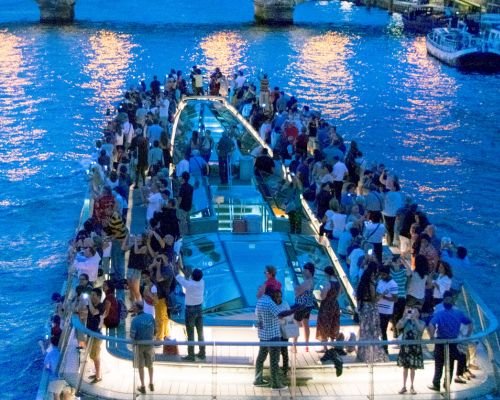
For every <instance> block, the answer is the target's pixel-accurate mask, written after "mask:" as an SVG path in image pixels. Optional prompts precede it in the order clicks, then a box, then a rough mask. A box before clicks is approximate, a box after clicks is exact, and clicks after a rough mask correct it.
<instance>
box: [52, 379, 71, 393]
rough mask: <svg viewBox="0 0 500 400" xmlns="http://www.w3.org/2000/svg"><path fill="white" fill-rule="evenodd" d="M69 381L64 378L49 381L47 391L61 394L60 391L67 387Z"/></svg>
mask: <svg viewBox="0 0 500 400" xmlns="http://www.w3.org/2000/svg"><path fill="white" fill-rule="evenodd" d="M66 385H67V383H66V381H65V380H63V379H55V380H53V381H50V382H49V385H48V387H47V391H48V392H50V393H55V394H56V395H58V396H59V393H61V390H63V389H64V388H65V387H66Z"/></svg>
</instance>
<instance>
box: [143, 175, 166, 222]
mask: <svg viewBox="0 0 500 400" xmlns="http://www.w3.org/2000/svg"><path fill="white" fill-rule="evenodd" d="M162 204H163V197H162V196H161V193H160V192H159V191H158V186H157V185H156V183H153V184H152V185H151V193H150V195H149V197H148V208H147V210H146V218H147V220H148V222H149V220H151V218H153V217H154V215H155V213H156V212H160V211H161V206H162Z"/></svg>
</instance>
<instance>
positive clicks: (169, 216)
mask: <svg viewBox="0 0 500 400" xmlns="http://www.w3.org/2000/svg"><path fill="white" fill-rule="evenodd" d="M160 231H161V234H162V236H163V237H165V236H166V235H172V236H173V237H174V239H175V240H177V239H179V237H180V230H179V218H177V207H176V201H175V199H168V201H167V204H166V205H165V206H163V208H162V210H161V213H160Z"/></svg>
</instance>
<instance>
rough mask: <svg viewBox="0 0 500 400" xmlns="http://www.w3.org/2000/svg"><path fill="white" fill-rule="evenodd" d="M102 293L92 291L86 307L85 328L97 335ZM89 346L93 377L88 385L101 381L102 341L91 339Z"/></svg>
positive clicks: (101, 311) (91, 376) (99, 290)
mask: <svg viewBox="0 0 500 400" xmlns="http://www.w3.org/2000/svg"><path fill="white" fill-rule="evenodd" d="M101 297H102V291H101V289H99V288H95V289H92V292H91V294H90V301H89V303H88V305H87V308H88V316H87V328H88V329H89V330H91V331H93V332H96V333H98V334H100V333H101V328H102V323H103V314H104V305H103V304H102V303H101ZM91 340H92V344H91V346H90V351H89V357H90V359H91V360H92V361H93V362H94V367H95V375H90V376H89V379H90V383H97V382H100V381H102V375H101V345H102V339H98V338H92V339H91Z"/></svg>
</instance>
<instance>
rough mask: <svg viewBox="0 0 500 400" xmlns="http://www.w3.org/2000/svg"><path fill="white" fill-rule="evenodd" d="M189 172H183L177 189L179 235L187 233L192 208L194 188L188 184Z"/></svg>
mask: <svg viewBox="0 0 500 400" xmlns="http://www.w3.org/2000/svg"><path fill="white" fill-rule="evenodd" d="M189 178H190V175H189V172H183V173H182V176H181V179H182V184H181V186H180V188H179V197H178V199H177V201H178V203H179V208H178V209H177V216H178V217H179V228H180V231H181V235H186V234H187V233H189V222H190V217H189V212H190V211H191V207H192V206H193V193H194V188H193V186H192V185H190V184H189Z"/></svg>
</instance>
